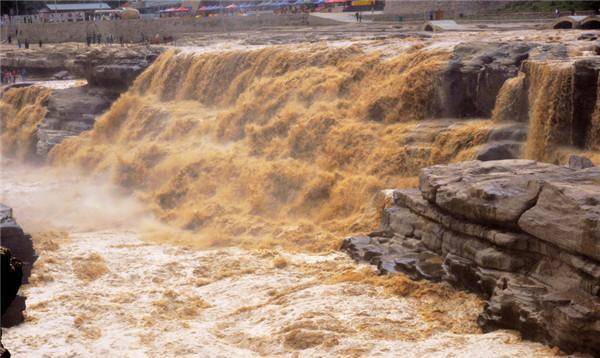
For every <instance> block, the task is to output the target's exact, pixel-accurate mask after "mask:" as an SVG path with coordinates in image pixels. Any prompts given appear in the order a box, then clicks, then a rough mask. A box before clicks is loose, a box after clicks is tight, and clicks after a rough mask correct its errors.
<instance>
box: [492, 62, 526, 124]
mask: <svg viewBox="0 0 600 358" xmlns="http://www.w3.org/2000/svg"><path fill="white" fill-rule="evenodd" d="M526 113H527V90H526V88H525V74H524V73H523V72H520V73H519V74H518V75H517V76H516V77H513V78H509V79H507V80H506V81H505V82H504V84H503V85H502V87H501V88H500V91H499V92H498V96H497V97H496V103H495V105H494V110H493V112H492V119H493V120H494V121H517V122H526V121H527V117H526V116H525V118H523V117H524V116H523V114H526Z"/></svg>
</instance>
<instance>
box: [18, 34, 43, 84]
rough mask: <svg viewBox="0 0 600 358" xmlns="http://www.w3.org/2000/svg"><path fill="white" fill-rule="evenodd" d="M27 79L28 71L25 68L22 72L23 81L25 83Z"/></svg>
mask: <svg viewBox="0 0 600 358" xmlns="http://www.w3.org/2000/svg"><path fill="white" fill-rule="evenodd" d="M40 42H41V41H40ZM26 78H27V70H26V69H24V68H23V69H22V70H21V81H25V79H26Z"/></svg>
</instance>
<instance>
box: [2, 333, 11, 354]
mask: <svg viewBox="0 0 600 358" xmlns="http://www.w3.org/2000/svg"><path fill="white" fill-rule="evenodd" d="M0 358H10V352H9V351H8V349H6V348H4V345H3V344H2V334H1V333H0Z"/></svg>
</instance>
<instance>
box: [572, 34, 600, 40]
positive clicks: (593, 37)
mask: <svg viewBox="0 0 600 358" xmlns="http://www.w3.org/2000/svg"><path fill="white" fill-rule="evenodd" d="M596 39H598V34H595V33H593V32H586V33H583V34H581V35H579V37H577V40H587V41H596Z"/></svg>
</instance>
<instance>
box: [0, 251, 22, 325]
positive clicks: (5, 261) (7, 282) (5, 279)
mask: <svg viewBox="0 0 600 358" xmlns="http://www.w3.org/2000/svg"><path fill="white" fill-rule="evenodd" d="M0 268H1V269H2V270H1V271H0V275H1V276H2V284H1V285H2V290H1V292H0V294H1V296H2V302H1V306H2V315H4V314H5V313H6V311H7V310H8V307H9V306H10V304H11V303H12V302H13V301H14V299H15V297H16V296H17V292H18V291H19V287H21V281H22V280H23V264H22V263H21V261H19V260H17V259H15V258H14V257H13V256H12V253H11V252H10V250H9V249H7V248H4V247H0Z"/></svg>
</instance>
